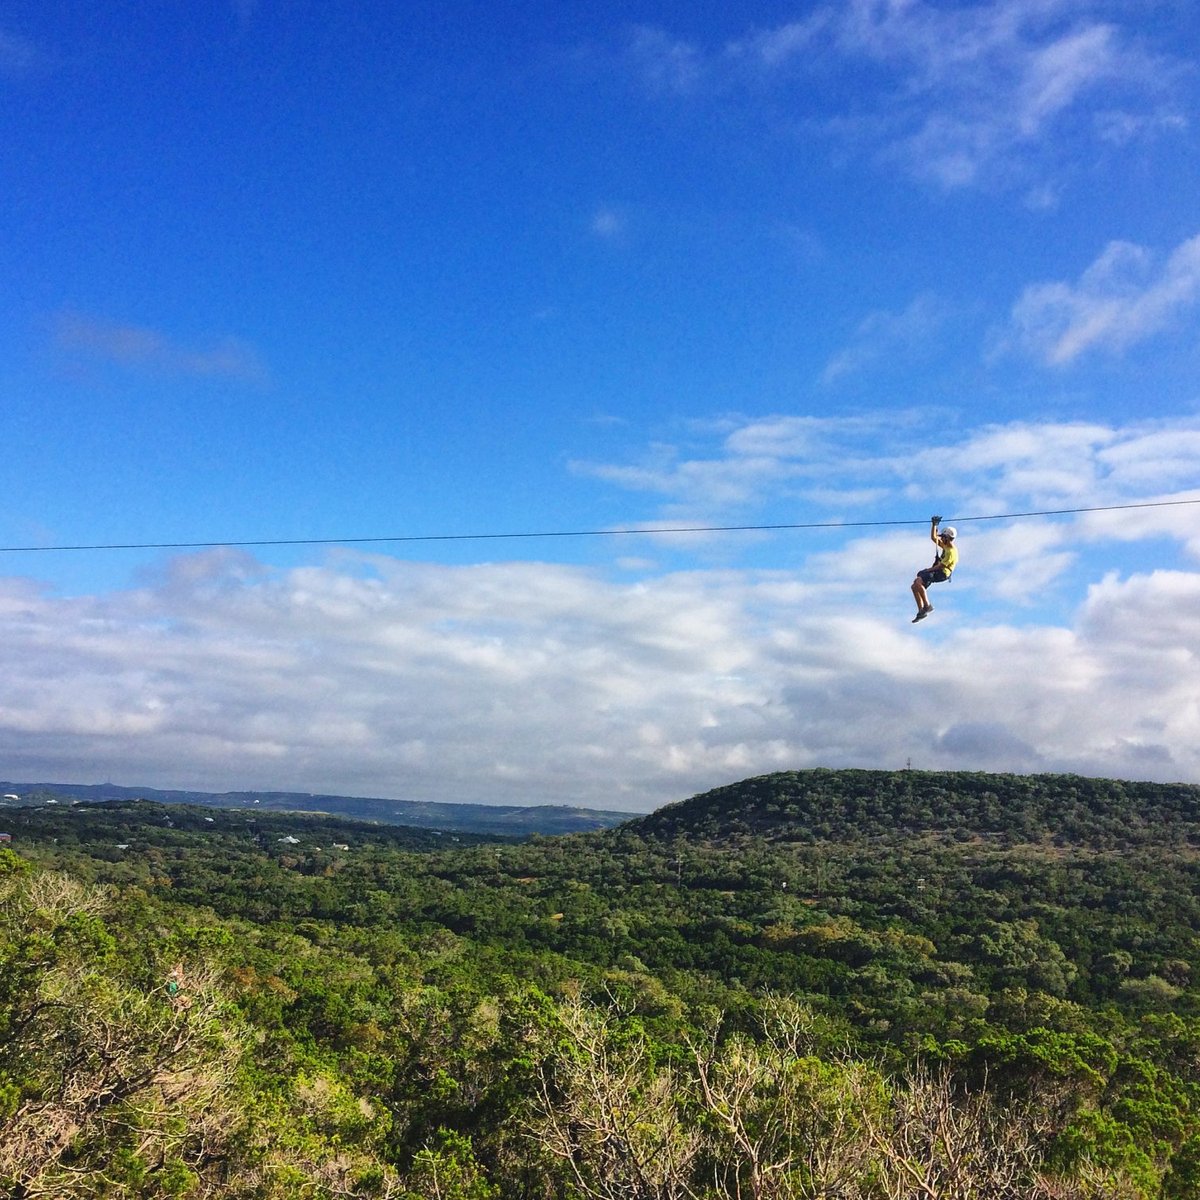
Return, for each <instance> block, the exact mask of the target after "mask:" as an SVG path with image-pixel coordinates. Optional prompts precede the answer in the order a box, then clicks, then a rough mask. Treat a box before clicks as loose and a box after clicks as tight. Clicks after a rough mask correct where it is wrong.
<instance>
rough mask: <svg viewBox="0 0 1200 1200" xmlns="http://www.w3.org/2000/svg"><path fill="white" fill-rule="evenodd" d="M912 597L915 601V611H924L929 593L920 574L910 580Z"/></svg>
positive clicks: (927, 603)
mask: <svg viewBox="0 0 1200 1200" xmlns="http://www.w3.org/2000/svg"><path fill="white" fill-rule="evenodd" d="M912 594H913V599H914V600H915V601H916V602H917V612H924V611H925V609H926V608H927V607H928V605H929V593H928V592H926V590H925V582H924V580H922V578H921V577H920V575H918V576H917V577H916V579H914V580H913V581H912Z"/></svg>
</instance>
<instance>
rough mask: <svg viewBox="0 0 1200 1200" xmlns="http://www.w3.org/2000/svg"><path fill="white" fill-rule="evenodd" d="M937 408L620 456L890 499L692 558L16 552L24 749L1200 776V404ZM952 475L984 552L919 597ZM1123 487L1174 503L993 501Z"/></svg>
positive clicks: (668, 768)
mask: <svg viewBox="0 0 1200 1200" xmlns="http://www.w3.org/2000/svg"><path fill="white" fill-rule="evenodd" d="M919 415H920V414H909V415H908V417H907V419H906V418H905V417H904V415H903V414H900V415H898V416H893V414H887V415H886V418H887V419H885V417H883V416H874V415H870V414H867V415H862V416H858V417H847V418H840V419H833V418H819V417H806V416H797V415H790V416H789V415H774V416H771V417H764V418H759V419H741V420H737V419H733V418H725V419H724V420H722V421H720V422H714V423H712V424H711V425H709V426H699V425H693V426H691V427H690V428H689V430H688V432H689V436H690V437H692V438H693V439H696V442H695V443H694V448H697V449H698V448H699V443H698V439H700V437H701V435H702V434H703V433H705V432H707V436H708V437H709V438H710V439H711V440H712V443H713V445H712V447H711V453H709V454H707V455H705V454H696V455H694V456H692V457H690V458H685V457H684V456H682V455H676V456H675V457H671V456H670V455H669V454H666V452H665V451H660V452H659V454H660V460H659V462H658V464H657V466H656V468H655V470H654V471H650V470H649V468H646V471H647V473H646V474H644V475H641V476H636V477H635V476H630V477H629V478H627V479H624V480H621V479H620V477H618V476H616V475H615V474H614V475H613V476H612V478H613V479H614V480H616V481H619V482H624V483H627V484H628V485H630V486H637V487H650V488H652V489H657V490H659V491H660V492H661V493H662V494H663V496H664V497H665V499H666V500H667V502H668V503H670V504H675V505H679V504H683V503H685V502H687V503H692V502H693V501H695V502H697V503H699V502H700V496H701V493H703V492H704V491H705V490H706V489H711V488H712V487H714V486H715V485H716V484H719V483H720V482H721V481H722V480H733V481H734V482H733V484H732V485H731V487H732V493H731V494H732V496H733V498H734V500H736V501H738V502H741V501H742V500H743V499H744V497H745V495H746V494H748V493H747V490H748V491H749V492H753V488H754V487H755V486H758V485H760V484H761V483H762V481H763V480H766V479H768V478H773V479H774V480H775V481H776V482H775V483H773V484H772V487H773V488H774V487H775V486H776V485H777V483H778V480H779V479H781V478H782V479H784V480H785V481H787V483H788V484H789V486H793V487H794V488H796V489H797V494H800V493H802V492H803V490H804V489H805V488H809V487H812V488H817V487H824V488H826V489H827V490H828V491H829V493H830V495H831V496H833V497H834V498H835V499H836V500H837V502H838V503H840V504H842V505H843V506H845V507H844V508H843V510H842V511H843V512H848V513H849V514H850V516H851V517H859V516H861V517H862V518H863V521H862V524H860V525H857V526H854V525H851V526H847V527H846V528H843V529H834V528H821V529H817V530H809V531H805V532H789V533H787V534H784V535H781V538H780V544H779V545H777V546H776V547H775V550H776V553H775V555H774V556H769V557H768V560H769V561H771V562H772V564H773V565H772V566H770V567H767V566H762V565H759V566H756V567H747V566H741V565H739V566H732V565H729V564H728V563H726V565H724V566H723V567H722V568H721V569H701V568H700V567H698V566H695V565H693V566H692V567H691V568H690V569H686V570H681V569H672V568H670V567H668V566H662V565H660V562H661V559H664V558H667V557H668V556H667V552H666V550H665V548H664V545H663V542H664V539H662V538H659V537H651V536H649V535H642V534H639V533H631V534H630V536H629V537H628V538H622V539H621V544H620V547H619V549H618V550H616V551H615V554H614V562H613V565H612V568H611V569H610V570H604V569H600V568H598V567H597V568H589V569H585V568H581V567H576V566H566V565H558V564H554V563H545V562H498V563H480V564H476V565H471V566H443V565H435V564H429V563H415V562H409V561H405V560H403V559H398V558H395V557H391V556H388V555H383V554H360V553H354V554H351V553H348V552H339V553H337V554H334V555H332V556H330V557H329V558H328V559H326V560H325V561H323V562H321V563H317V564H311V565H306V566H300V567H294V568H291V569H286V570H285V569H279V568H273V567H270V566H268V565H265V564H264V563H262V562H261V561H258V560H257V559H256V558H254V557H252V556H250V555H247V554H244V553H241V552H236V551H233V550H213V551H209V552H204V553H198V554H185V555H180V556H177V557H174V558H171V559H169V560H167V562H166V564H165V565H164V566H163V568H162V570H161V572H160V573H159V574H158V575H157V576H155V577H153V578H149V579H146V580H144V581H143V582H142V583H141V585H140V586H138V587H132V588H129V589H127V590H121V591H116V592H112V593H107V594H97V595H83V596H75V597H66V598H64V597H58V596H55V595H53V594H51V593H49V592H47V591H45V590H43V589H40V588H39V587H38V586H36V585H35V584H34V583H32V582H31V581H29V580H22V579H17V578H0V677H2V678H3V679H4V681H5V686H4V688H3V689H2V691H0V775H4V776H5V777H7V778H9V779H25V780H33V779H59V780H65V779H80V780H85V781H89V780H96V779H101V778H111V779H113V780H115V781H120V782H128V783H131V784H137V783H142V784H145V785H147V786H179V787H197V788H206V789H212V790H222V789H232V788H247V787H251V788H252V787H259V788H280V789H294V790H299V791H315V792H321V791H330V792H342V793H350V794H359V795H380V796H395V797H402V798H410V799H439V800H461V801H479V802H488V801H492V802H504V803H556V802H562V803H572V804H587V805H593V806H600V807H609V808H629V809H645V808H650V807H652V806H655V805H657V804H661V803H666V802H668V801H671V800H676V799H680V798H682V797H684V796H687V795H689V794H692V793H694V792H696V791H700V790H703V789H705V788H708V787H712V786H715V785H717V784H720V783H723V782H728V781H731V780H734V779H738V778H743V777H745V776H747V775H752V774H757V773H760V772H764V771H770V770H776V769H782V768H790V767H806V766H815V765H826V766H842V765H853V766H880V767H889V766H891V767H898V766H900V765H902V764H903V763H904V762H905V761H906V760H907V759H909V758H911V759H912V760H913V762H914V763H915V764H917V765H919V766H929V767H934V766H944V767H956V768H964V769H967V768H969V769H985V768H986V769H996V770H1015V771H1029V770H1070V771H1079V772H1084V773H1103V774H1109V775H1117V776H1129V777H1139V778H1160V779H1167V778H1174V779H1189V780H1194V781H1198V782H1200V691H1198V689H1197V683H1196V680H1197V678H1200V673H1198V672H1197V663H1196V654H1197V652H1198V651H1197V648H1198V647H1200V569H1198V567H1197V564H1198V563H1200V539H1198V538H1197V535H1196V533H1195V526H1196V522H1195V516H1196V512H1197V508H1196V507H1194V506H1191V507H1189V505H1188V504H1185V503H1183V501H1189V502H1195V501H1200V478H1198V472H1197V468H1196V466H1195V463H1196V462H1197V461H1200V459H1198V458H1197V457H1196V455H1195V453H1194V452H1195V450H1196V449H1197V448H1198V447H1200V420H1195V419H1192V420H1190V421H1189V420H1173V421H1165V420H1160V421H1143V422H1133V423H1130V424H1128V425H1125V426H1121V425H1115V424H1106V423H1101V422H1090V423H1088V422H1078V423H1046V424H1043V425H1035V424H1031V423H1012V424H1007V425H995V426H987V427H983V428H979V429H967V430H963V431H961V432H959V433H957V434H949V433H947V432H946V431H945V428H944V426H938V425H935V426H930V425H929V423H927V422H921V421H920V420H919V419H918V418H919ZM931 429H932V430H933V436H932V440H928V441H927V439H929V438H930V431H931ZM926 455H927V456H929V457H928V458H926V457H923V456H926ZM1155 462H1160V463H1162V464H1163V476H1162V477H1161V478H1160V479H1159V480H1158V481H1157V484H1158V486H1159V487H1160V488H1162V489H1163V490H1162V491H1159V492H1157V493H1153V492H1151V493H1148V492H1147V490H1146V488H1147V485H1148V483H1149V482H1150V481H1151V479H1150V476H1148V474H1147V472H1148V471H1149V469H1150V468H1151V467H1152V465H1153V464H1154V463H1155ZM935 466H936V468H937V470H936V471H935V470H934V467H935ZM739 471H740V472H741V473H740V474H739ZM935 474H936V475H937V479H936V487H937V489H938V499H939V507H940V501H941V500H948V501H949V502H950V503H951V504H953V505H954V506H955V511H957V512H958V514H960V515H959V516H958V517H957V518H956V519H957V520H958V521H959V522H960V524H959V534H960V544H961V547H962V552H963V559H962V565H961V567H960V570H959V572H958V573H956V578H955V580H954V582H953V583H952V584H949V585H943V586H942V589H941V591H940V593H939V595H938V597H937V599H936V600H935V603H936V604H937V613H936V616H935V618H934V619H933V620H932V621H929V622H925V623H924V624H923V625H920V626H915V627H914V626H912V625H910V624H909V616H910V609H911V599H910V597H909V595H908V583H909V581H910V580H911V578H912V575H913V573H914V571H915V570H916V569H917V568H918V567H920V566H924V565H926V564H927V562H928V561H929V558H930V557H931V555H932V551H931V548H930V546H929V543H928V541H927V529H928V526H927V525H926V524H925V523H924V517H923V516H920V517H919V519H917V520H915V521H913V520H912V518H913V517H914V516H917V515H918V514H919V513H921V512H922V510H924V509H926V508H927V502H929V501H930V493H929V492H928V490H927V489H928V486H929V484H928V480H929V479H930V478H931V477H933V476H934V475H935ZM866 480H869V481H871V486H866V485H865V484H864V483H863V481H866ZM1169 487H1170V488H1174V490H1168V488H1169ZM921 489H926V490H921ZM759 498H760V499H761V497H759ZM1056 500H1057V501H1060V502H1059V503H1055V501H1056ZM1061 501H1065V502H1061ZM1122 501H1129V502H1130V503H1136V504H1138V505H1143V504H1145V503H1147V502H1154V503H1156V504H1157V505H1158V506H1157V507H1152V508H1151V507H1131V508H1126V509H1117V508H1115V507H1110V508H1108V509H1107V510H1106V511H1102V512H1075V513H1071V514H1068V515H1061V516H1058V517H1053V518H1051V517H1041V518H1029V519H1024V520H1021V521H1015V522H1014V521H990V520H975V521H972V520H971V516H972V514H974V515H975V516H976V517H977V518H978V517H985V516H988V515H989V514H996V513H998V512H1001V511H1013V510H1014V509H1016V510H1020V509H1033V508H1036V509H1042V508H1084V507H1088V506H1101V505H1107V506H1114V505H1116V504H1118V503H1121V502H1122ZM976 504H977V505H979V507H968V506H974V505H976ZM992 504H996V505H1002V504H1003V505H1008V506H1011V507H1008V508H1005V509H1001V508H998V507H997V508H993V507H989V506H990V505H992ZM854 505H859V506H860V507H859V508H858V510H857V511H854V509H853V506H854ZM914 510H915V511H914ZM943 511H947V509H943ZM806 515H808V513H806V512H805V511H804V510H800V509H797V510H793V511H792V512H790V513H789V514H788V516H789V517H790V518H791V519H793V520H794V519H796V518H802V517H804V516H806ZM951 515H952V513H951ZM651 548H652V549H653V550H654V552H655V554H656V555H660V558H659V559H654V558H649V557H647V556H646V555H644V554H641V553H639V552H641V551H644V550H648V549H651ZM617 555H619V557H617ZM760 561H761V560H760ZM694 562H695V559H694V558H693V564H694ZM781 562H782V563H784V564H785V565H779V564H780V563H781ZM630 572H633V573H632V574H631V573H630ZM935 659H936V661H937V662H938V663H940V664H945V666H946V669H945V670H942V669H939V670H937V671H931V670H930V664H931V662H933V661H934V660H935Z"/></svg>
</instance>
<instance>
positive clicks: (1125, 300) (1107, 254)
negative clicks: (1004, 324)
mask: <svg viewBox="0 0 1200 1200" xmlns="http://www.w3.org/2000/svg"><path fill="white" fill-rule="evenodd" d="M1198 299H1200V235H1197V236H1196V237H1193V238H1189V239H1188V240H1187V241H1185V242H1183V243H1182V244H1181V245H1179V246H1178V247H1176V248H1175V250H1174V251H1172V253H1171V254H1170V255H1168V257H1167V259H1166V261H1165V262H1162V263H1158V262H1156V261H1155V258H1154V256H1153V254H1152V253H1151V252H1150V251H1149V250H1147V249H1146V248H1145V247H1142V246H1136V245H1133V244H1132V243H1130V242H1110V243H1109V244H1108V245H1107V246H1106V247H1105V249H1104V251H1103V253H1101V255H1100V257H1099V258H1097V259H1096V261H1095V262H1094V263H1092V264H1091V266H1089V267H1088V268H1087V270H1085V271H1084V272H1083V274H1082V275H1081V276H1080V278H1079V281H1078V282H1077V283H1074V284H1072V283H1066V282H1062V281H1055V282H1051V283H1037V284H1033V285H1031V286H1029V287H1027V288H1026V289H1025V290H1024V292H1022V293H1021V296H1020V298H1019V299H1018V300H1017V302H1016V304H1014V305H1013V309H1012V323H1011V339H1010V340H1012V341H1015V343H1016V344H1017V345H1019V346H1020V347H1021V348H1022V349H1024V350H1025V351H1027V352H1028V353H1030V354H1032V355H1034V356H1035V357H1037V358H1039V359H1041V360H1042V361H1043V362H1045V363H1047V364H1049V365H1051V366H1065V365H1067V364H1069V363H1072V362H1074V361H1075V360H1076V359H1077V358H1079V357H1080V356H1081V355H1083V354H1085V353H1087V352H1089V351H1108V352H1110V353H1117V352H1120V351H1122V350H1126V349H1128V348H1129V347H1130V346H1133V345H1136V344H1137V343H1138V342H1142V341H1145V340H1146V339H1148V338H1150V337H1153V336H1154V335H1155V334H1157V333H1161V332H1162V331H1163V330H1165V329H1168V328H1170V327H1171V326H1172V325H1174V324H1175V323H1176V322H1178V321H1180V320H1182V319H1184V317H1185V316H1186V315H1187V314H1188V313H1189V311H1190V310H1192V309H1194V308H1195V306H1196V303H1197V300H1198Z"/></svg>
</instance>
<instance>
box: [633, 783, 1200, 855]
mask: <svg viewBox="0 0 1200 1200" xmlns="http://www.w3.org/2000/svg"><path fill="white" fill-rule="evenodd" d="M628 828H630V829H632V830H636V831H637V832H638V833H640V834H642V835H644V836H646V837H654V838H667V839H670V838H682V839H685V840H689V841H713V842H728V841H730V840H739V839H741V840H744V839H746V838H762V839H766V840H767V841H768V842H773V843H787V842H797V843H819V842H839V843H856V842H861V841H863V840H873V839H877V840H885V841H886V840H894V839H912V838H934V839H950V840H953V841H962V840H972V839H981V838H982V839H989V840H995V841H998V842H1001V843H1006V844H1018V843H1049V844H1053V845H1062V846H1066V845H1087V846H1094V847H1120V846H1134V845H1152V844H1162V843H1168V842H1169V843H1175V842H1178V841H1181V840H1182V841H1189V842H1200V787H1197V786H1195V785H1192V784H1161V783H1137V782H1126V781H1122V780H1115V779H1092V778H1087V777H1084V776H1079V775H994V774H985V773H982V772H966V771H866V770H837V771H834V770H822V769H815V770H808V771H782V772H778V773H776V774H772V775H762V776H759V777H757V778H754V779H747V780H743V781H742V782H739V783H733V784H729V785H727V786H725V787H720V788H715V789H713V790H712V791H709V792H704V793H703V794H701V795H698V796H693V797H692V798H691V799H689V800H682V801H680V802H679V803H677V804H670V805H667V806H666V807H665V808H660V809H658V810H657V811H656V812H653V813H651V814H650V815H649V816H646V817H641V818H637V819H635V820H633V821H631V822H630V823H629V825H628Z"/></svg>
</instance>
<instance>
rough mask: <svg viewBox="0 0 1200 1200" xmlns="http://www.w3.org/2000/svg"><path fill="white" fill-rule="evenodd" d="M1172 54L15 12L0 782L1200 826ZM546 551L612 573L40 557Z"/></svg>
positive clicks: (722, 25) (1191, 321) (3, 127)
mask: <svg viewBox="0 0 1200 1200" xmlns="http://www.w3.org/2000/svg"><path fill="white" fill-rule="evenodd" d="M1198 50H1200V17H1198V16H1197V13H1196V11H1195V8H1194V6H1193V5H1191V4H1190V3H1183V2H1181V0H1161V2H1159V0H1126V2H1123V3H1116V2H1114V3H1101V2H1092V0H990V2H986V3H961V2H960V3H953V2H948V0H947V2H940V3H933V2H929V0H891V2H890V3H887V2H882V0H851V2H848V3H830V4H773V3H771V4H761V5H756V6H754V10H753V13H752V15H746V13H745V12H744V11H742V10H740V9H739V8H738V6H730V5H716V4H703V3H699V4H698V3H689V4H687V5H683V4H671V3H657V4H650V3H624V4H621V3H618V4H611V5H604V6H596V5H582V4H572V3H562V4H556V5H552V6H547V5H540V4H539V5H533V4H520V3H518V4H510V5H506V6H500V7H497V6H495V5H483V4H470V3H460V2H456V0H448V2H447V3H444V4H441V5H438V6H432V5H430V6H425V5H418V4H414V5H393V4H384V3H374V2H370V0H364V2H363V3H359V4H355V5H320V6H318V5H316V4H310V3H303V2H301V0H292V2H287V3H284V2H283V0H240V2H231V3H228V4H226V5H222V4H220V3H218V4H213V5H207V6H199V7H198V8H194V9H193V10H192V11H184V9H183V8H181V7H180V6H156V7H152V8H149V9H147V7H146V6H144V5H126V4H121V3H115V4H109V5H103V6H90V7H89V6H80V5H72V4H46V3H39V4H33V3H23V2H20V0H18V2H14V3H9V4H6V5H4V6H3V8H0V136H2V138H3V145H4V147H5V153H4V155H3V156H2V158H0V204H2V205H3V210H2V211H3V229H4V236H3V237H0V438H2V442H3V446H4V448H5V454H6V464H7V467H8V470H7V472H6V487H5V501H4V504H3V505H2V506H0V545H3V546H4V547H6V550H5V552H4V553H3V554H2V555H0V623H2V625H3V630H2V632H3V636H2V637H0V677H3V678H4V679H5V681H6V687H5V688H4V689H3V690H2V691H0V775H3V776H5V777H7V778H9V779H20V780H28V779H35V778H36V779H55V780H63V781H68V780H70V781H92V780H97V779H112V780H114V781H116V782H122V783H130V784H139V783H140V784H145V785H148V786H149V785H155V786H182V787H201V788H210V789H212V790H222V789H226V788H242V787H263V788H289V789H297V790H312V791H341V792H350V793H355V794H370V795H380V796H396V797H403V798H412V799H438V800H455V799H457V800H463V801H471V802H489V801H495V802H506V803H514V802H516V803H581V804H591V805H597V806H601V807H612V808H631V809H645V808H650V807H653V806H655V805H658V804H661V803H666V802H668V801H671V800H675V799H679V798H681V797H683V796H686V795H689V794H691V793H692V792H695V791H699V790H703V789H705V788H707V787H711V786H716V785H718V784H721V783H725V782H728V781H730V780H733V779H737V778H741V777H744V776H746V775H751V774H757V773H761V772H764V771H769V770H776V769H784V768H793V767H805V766H813V765H823V766H885V767H886V766H896V767H898V766H903V765H904V763H905V762H907V761H909V760H911V761H912V762H913V764H914V765H918V766H923V767H947V768H963V769H980V770H1015V771H1034V770H1069V771H1080V772H1083V773H1093V774H1106V775H1117V776H1125V777H1134V778H1156V779H1184V780H1189V781H1193V782H1200V749H1198V747H1200V684H1198V683H1197V679H1200V672H1198V671H1197V669H1196V668H1197V662H1196V656H1197V650H1198V648H1200V603H1198V601H1200V533H1197V520H1198V517H1200V503H1196V504H1193V502H1196V501H1200V465H1198V464H1200V383H1198V380H1200V205H1198V204H1197V201H1196V197H1197V196H1198V195H1200V146H1198V145H1197V120H1198V112H1197V107H1198V100H1200V78H1198V75H1197V67H1198V65H1200V64H1198V61H1197V59H1198V55H1197V51H1198ZM1147 503H1150V504H1156V505H1159V507H1152V508H1136V509H1134V508H1118V507H1117V506H1122V505H1130V504H1147ZM1086 508H1097V509H1108V510H1110V511H1104V512H1093V513H1077V514H1074V515H1067V516H1058V517H1045V518H1022V519H1016V520H1000V521H974V520H971V518H974V517H990V516H993V515H996V514H1004V513H1020V512H1030V511H1044V510H1050V509H1086ZM935 511H936V512H940V513H943V514H946V515H947V516H951V517H954V518H956V519H959V532H960V545H961V553H962V566H961V569H960V572H959V574H958V576H957V578H956V579H955V581H954V583H953V584H951V585H949V586H945V587H942V588H940V589H937V590H935V592H934V594H933V597H934V602H935V604H936V605H937V611H936V612H935V614H934V616H933V617H931V618H930V619H929V620H927V621H925V622H923V623H922V624H921V625H919V626H912V625H910V617H911V609H912V601H911V598H910V596H909V593H908V585H909V582H910V581H911V578H912V574H913V572H914V571H915V570H916V568H918V567H920V566H924V565H926V563H927V560H928V559H929V557H930V550H931V547H930V545H929V542H928V540H927V533H928V528H927V525H926V524H924V522H925V521H926V520H927V516H928V514H930V513H931V512H935ZM963 518H966V519H965V520H964V519H963ZM871 522H903V524H878V525H873V524H867V523H871ZM838 523H848V525H849V527H848V528H846V529H844V530H838V529H834V528H814V529H807V530H786V531H777V532H767V531H762V532H741V533H735V534H717V533H710V534H703V535H701V534H691V535H679V534H661V533H660V534H647V533H645V532H644V531H646V530H650V529H653V528H655V527H659V528H661V527H664V526H667V527H675V526H695V525H701V526H727V525H778V524H813V525H818V526H828V525H835V524H838ZM565 530H620V531H624V532H621V533H618V534H615V535H613V536H605V537H588V538H547V539H529V540H521V539H513V540H508V539H502V540H479V541H474V540H469V539H466V540H456V541H428V542H424V541H423V542H394V543H376V544H361V543H352V542H349V541H344V542H343V544H342V545H340V546H339V545H337V544H330V545H322V546H318V545H309V546H292V547H246V548H241V549H221V548H213V549H207V550H204V549H195V550H178V551H164V550H140V551H135V550H124V551H107V552H104V551H89V552H66V551H48V550H47V551H21V550H16V549H11V548H14V547H50V546H60V545H92V544H111V543H193V542H245V541H261V540H285V539H293V540H315V539H330V540H331V541H332V542H333V543H336V542H337V540H338V539H344V540H345V539H355V538H367V537H384V536H411V537H422V536H428V535H464V534H494V533H512V532H522V531H530V532H555V531H565ZM639 531H643V532H639Z"/></svg>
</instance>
